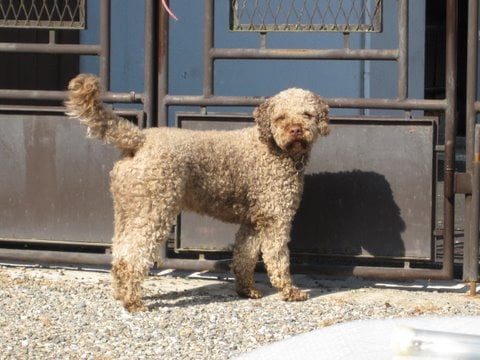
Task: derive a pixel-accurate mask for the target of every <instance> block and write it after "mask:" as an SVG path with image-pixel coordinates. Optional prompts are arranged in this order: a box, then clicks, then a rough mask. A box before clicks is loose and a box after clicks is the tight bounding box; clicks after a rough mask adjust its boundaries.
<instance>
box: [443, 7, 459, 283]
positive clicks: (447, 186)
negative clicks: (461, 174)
mask: <svg viewBox="0 0 480 360" xmlns="http://www.w3.org/2000/svg"><path fill="white" fill-rule="evenodd" d="M446 16H447V19H446V21H447V26H446V28H447V29H446V51H445V52H446V59H445V62H446V66H445V77H446V84H445V94H446V96H445V97H446V100H447V107H446V110H445V169H444V225H445V229H444V241H443V245H444V258H443V271H444V273H445V274H446V275H447V276H448V277H452V278H453V232H454V226H455V223H454V215H455V193H454V175H455V128H456V126H455V113H456V109H457V89H456V85H457V1H456V0H447V12H446Z"/></svg>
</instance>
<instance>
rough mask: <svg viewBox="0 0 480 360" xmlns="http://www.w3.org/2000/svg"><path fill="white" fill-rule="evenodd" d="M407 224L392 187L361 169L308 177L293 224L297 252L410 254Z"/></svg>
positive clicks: (295, 250)
mask: <svg viewBox="0 0 480 360" xmlns="http://www.w3.org/2000/svg"><path fill="white" fill-rule="evenodd" d="M404 231H405V223H404V221H403V220H402V217H401V214H400V208H399V207H398V206H397V204H396V203H395V200H394V198H393V194H392V189H391V187H390V184H389V183H388V181H387V180H386V179H385V177H384V176H383V175H381V174H378V173H375V172H364V171H359V170H354V171H348V172H338V173H328V172H326V173H319V174H312V175H306V176H305V189H304V194H303V198H302V202H301V204H300V208H299V210H298V212H297V216H296V218H295V220H294V223H293V229H292V242H291V244H290V248H291V249H292V251H293V252H304V251H309V252H312V251H313V252H315V253H319V254H326V255H373V256H389V257H390V256H399V257H402V256H404V255H405V245H404V243H403V240H402V236H401V234H402V232H404Z"/></svg>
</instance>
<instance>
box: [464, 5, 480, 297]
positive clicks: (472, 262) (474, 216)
mask: <svg viewBox="0 0 480 360" xmlns="http://www.w3.org/2000/svg"><path fill="white" fill-rule="evenodd" d="M474 1H475V2H477V0H474ZM470 2H471V1H470ZM476 14H477V13H476V12H475V15H476ZM472 170H473V173H472V188H473V191H472V207H471V211H470V214H471V217H470V219H469V223H470V238H469V245H468V249H467V246H465V248H464V251H465V254H464V258H463V261H464V264H463V269H464V270H463V279H464V280H465V281H467V282H469V283H470V295H476V291H477V282H478V253H479V251H478V245H479V241H478V227H479V222H480V219H479V217H480V125H479V124H477V125H475V149H474V155H473V169H472ZM465 240H467V239H465ZM467 251H468V252H469V253H470V254H469V256H468V257H467V256H465V255H466V254H467ZM467 261H468V263H467Z"/></svg>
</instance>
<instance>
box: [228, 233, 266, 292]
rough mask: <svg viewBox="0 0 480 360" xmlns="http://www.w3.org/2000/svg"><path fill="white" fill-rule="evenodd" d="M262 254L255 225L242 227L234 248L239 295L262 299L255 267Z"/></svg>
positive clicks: (236, 282)
mask: <svg viewBox="0 0 480 360" xmlns="http://www.w3.org/2000/svg"><path fill="white" fill-rule="evenodd" d="M259 253H260V243H259V241H258V236H257V231H256V230H255V228H254V227H253V225H241V226H240V229H239V230H238V232H237V235H236V239H235V245H234V248H233V262H232V271H233V273H234V275H235V290H236V291H237V293H238V295H240V296H242V297H247V298H251V299H258V298H261V297H262V293H261V292H260V291H258V290H257V289H256V288H255V278H254V275H255V266H256V264H257V261H258V255H259Z"/></svg>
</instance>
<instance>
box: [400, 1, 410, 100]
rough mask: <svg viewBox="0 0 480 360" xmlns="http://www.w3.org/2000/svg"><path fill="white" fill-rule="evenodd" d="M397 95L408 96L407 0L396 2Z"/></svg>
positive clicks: (401, 97)
mask: <svg viewBox="0 0 480 360" xmlns="http://www.w3.org/2000/svg"><path fill="white" fill-rule="evenodd" d="M398 50H399V56H398V63H397V77H398V79H397V97H398V99H399V100H405V99H406V98H407V97H408V0H400V1H399V2H398Z"/></svg>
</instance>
